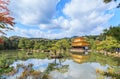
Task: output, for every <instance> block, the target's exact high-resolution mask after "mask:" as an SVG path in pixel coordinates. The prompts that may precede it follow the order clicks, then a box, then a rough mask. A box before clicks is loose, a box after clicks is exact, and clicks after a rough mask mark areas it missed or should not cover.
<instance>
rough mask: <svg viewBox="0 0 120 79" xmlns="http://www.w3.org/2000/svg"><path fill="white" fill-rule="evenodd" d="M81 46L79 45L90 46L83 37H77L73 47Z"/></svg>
mask: <svg viewBox="0 0 120 79" xmlns="http://www.w3.org/2000/svg"><path fill="white" fill-rule="evenodd" d="M77 46H78V47H79V46H83V47H84V46H89V44H88V42H87V41H86V40H85V38H83V37H78V38H75V39H74V40H73V42H72V47H77Z"/></svg>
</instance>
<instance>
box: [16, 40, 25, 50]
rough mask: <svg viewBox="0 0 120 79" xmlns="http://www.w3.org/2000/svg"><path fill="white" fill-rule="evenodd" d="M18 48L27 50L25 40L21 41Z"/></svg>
mask: <svg viewBox="0 0 120 79" xmlns="http://www.w3.org/2000/svg"><path fill="white" fill-rule="evenodd" d="M18 48H21V49H25V38H21V39H20V40H19V43H18Z"/></svg>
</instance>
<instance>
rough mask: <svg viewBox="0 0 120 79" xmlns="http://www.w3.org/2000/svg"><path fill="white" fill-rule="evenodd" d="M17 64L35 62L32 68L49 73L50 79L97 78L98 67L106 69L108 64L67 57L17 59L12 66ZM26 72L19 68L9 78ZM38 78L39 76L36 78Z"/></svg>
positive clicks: (14, 78)
mask: <svg viewBox="0 0 120 79" xmlns="http://www.w3.org/2000/svg"><path fill="white" fill-rule="evenodd" d="M17 64H23V65H25V66H28V65H29V64H33V66H32V69H33V70H35V71H40V72H41V73H42V74H43V75H45V74H48V75H49V76H50V77H49V78H50V79H97V74H96V69H97V68H99V69H101V70H106V69H107V67H108V65H106V66H101V65H100V64H99V63H95V62H93V63H89V62H88V63H81V64H78V63H76V62H74V61H73V60H71V59H70V60H68V59H67V60H65V59H51V60H49V59H28V60H26V61H21V60H19V61H16V62H14V63H13V64H12V65H11V66H14V67H15V68H17ZM23 72H24V69H23V68H19V70H18V72H17V73H16V74H14V75H11V76H6V77H7V79H16V78H18V77H20V76H21V74H22V73H23ZM36 79H37V78H36ZM106 79H108V78H106Z"/></svg>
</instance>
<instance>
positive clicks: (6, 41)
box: [0, 25, 120, 51]
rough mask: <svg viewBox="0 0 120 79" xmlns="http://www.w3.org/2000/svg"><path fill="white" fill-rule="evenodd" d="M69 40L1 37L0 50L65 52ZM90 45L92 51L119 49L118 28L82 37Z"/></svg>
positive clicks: (69, 46)
mask: <svg viewBox="0 0 120 79" xmlns="http://www.w3.org/2000/svg"><path fill="white" fill-rule="evenodd" d="M75 37H78V36H74V37H71V38H62V39H52V40H50V39H44V38H26V37H19V36H12V37H9V38H7V37H5V36H1V37H0V38H1V39H2V40H3V43H0V50H10V49H40V50H55V49H59V50H61V49H63V50H67V49H69V48H71V41H72V39H73V38H75ZM83 37H84V38H86V40H87V41H88V42H89V43H90V46H89V48H90V49H94V50H106V51H114V50H115V49H116V48H120V26H119V25H118V26H114V27H112V26H111V27H110V28H109V29H104V31H103V33H101V34H100V35H89V36H83Z"/></svg>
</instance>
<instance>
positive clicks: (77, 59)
mask: <svg viewBox="0 0 120 79" xmlns="http://www.w3.org/2000/svg"><path fill="white" fill-rule="evenodd" d="M88 57H89V56H88V55H83V54H82V55H81V54H78V53H71V58H72V59H73V60H74V61H75V62H77V63H83V62H85V61H86V60H87V59H88Z"/></svg>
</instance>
